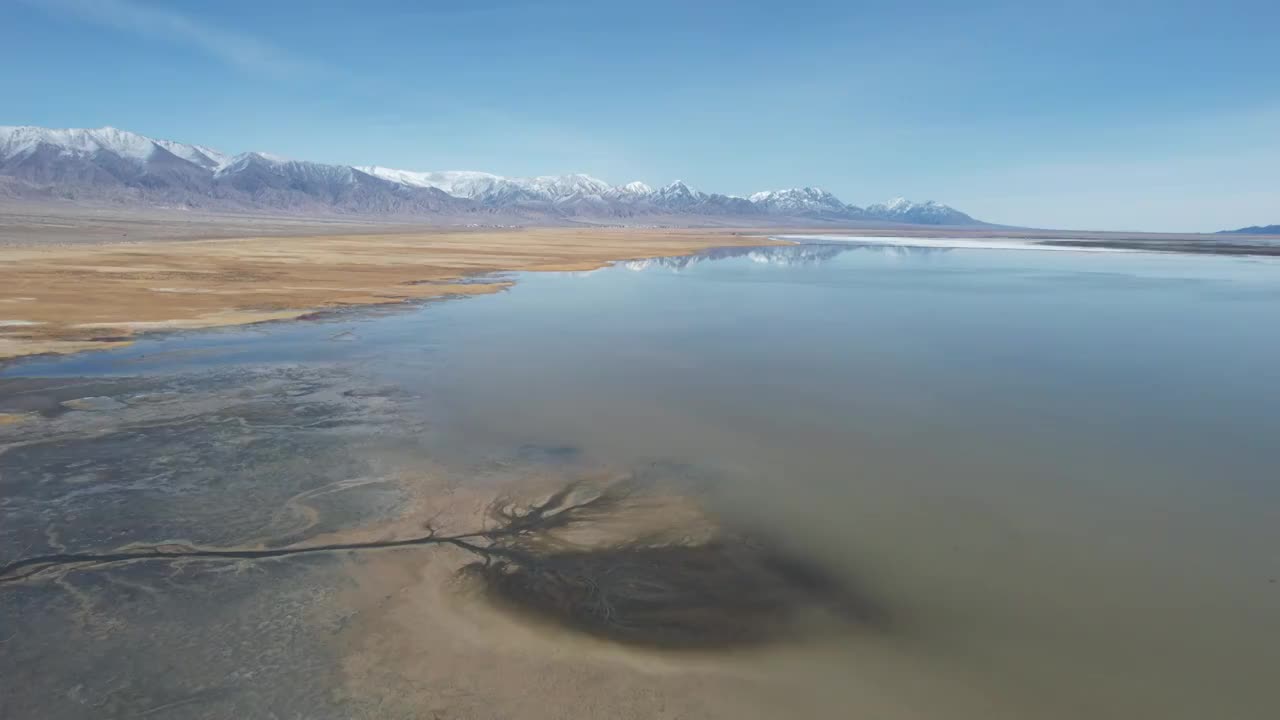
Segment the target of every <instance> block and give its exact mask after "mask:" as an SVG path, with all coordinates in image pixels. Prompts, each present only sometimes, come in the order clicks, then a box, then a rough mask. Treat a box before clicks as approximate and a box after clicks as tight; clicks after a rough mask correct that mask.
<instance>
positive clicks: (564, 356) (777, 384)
mask: <svg viewBox="0 0 1280 720" xmlns="http://www.w3.org/2000/svg"><path fill="white" fill-rule="evenodd" d="M802 243H803V244H799V245H796V246H790V247H771V248H759V249H745V248H730V249H722V250H713V251H709V252H706V253H703V254H701V255H696V256H692V257H687V258H669V259H658V260H643V261H633V262H623V263H619V264H617V265H615V266H612V267H609V268H605V269H601V270H597V271H592V272H584V273H528V274H517V275H514V276H512V277H513V278H514V279H516V280H517V283H516V284H515V285H514V286H513V287H512V288H511V289H510V290H508V291H506V292H503V293H500V294H496V295H489V296H477V297H469V298H465V299H458V300H447V301H440V302H431V303H427V304H425V305H422V306H420V307H415V308H413V309H411V310H403V309H397V310H394V311H385V312H362V313H359V314H346V313H340V314H335V315H333V316H330V317H328V318H324V319H322V320H320V321H317V322H297V323H281V324H269V325H262V326H256V327H253V328H242V329H229V330H218V331H207V332H197V333H182V334H173V335H167V336H156V337H153V338H148V339H144V340H142V341H140V342H138V343H137V344H136V345H134V346H132V347H129V348H125V349H122V350H118V351H112V352H104V353H94V354H83V355H77V356H72V357H67V358H60V359H36V360H31V361H26V362H21V363H16V364H13V365H11V366H9V367H8V368H7V369H5V371H4V373H3V376H4V377H5V378H7V379H9V380H11V381H17V380H20V379H31V378H36V379H40V378H44V379H49V378H60V379H64V380H67V381H70V380H71V379H76V381H77V382H85V381H86V379H92V380H94V381H95V382H102V383H107V384H110V383H128V382H133V381H134V379H136V378H139V377H142V378H170V379H174V378H178V379H188V378H198V377H202V376H212V375H215V374H218V373H234V372H239V371H241V370H245V369H253V371H254V372H257V371H259V370H261V369H262V368H277V369H279V370H280V371H281V372H294V371H295V370H296V369H297V368H311V367H323V368H325V369H331V370H333V371H334V372H335V373H343V374H347V375H351V376H355V377H358V378H359V382H360V383H361V384H362V385H366V386H376V387H379V388H391V389H394V391H395V393H396V394H395V398H396V400H395V402H396V403H397V405H398V407H400V410H399V411H398V412H403V413H406V414H407V415H408V416H412V418H413V422H414V423H416V424H414V425H413V427H414V428H416V430H415V433H414V434H413V435H412V438H408V436H407V435H406V437H400V436H398V435H397V436H396V441H395V443H396V444H397V446H399V447H402V448H403V447H406V446H407V445H411V449H409V450H405V452H407V453H409V454H411V455H413V456H415V457H423V458H430V462H431V463H432V467H433V468H434V469H435V470H434V471H435V472H439V473H443V474H446V475H450V476H451V478H452V481H454V482H457V483H460V484H464V485H465V484H467V483H470V482H481V481H480V480H475V479H474V477H475V476H476V468H480V467H485V468H491V467H494V465H493V463H494V462H495V459H498V460H501V464H502V467H507V466H510V465H515V466H519V465H520V464H521V463H526V462H527V463H529V464H532V465H537V466H538V468H539V470H538V472H539V473H544V474H545V473H547V472H555V468H557V467H561V466H564V467H575V468H576V467H610V468H623V469H625V468H638V467H645V468H655V467H656V468H672V469H673V470H671V474H673V475H675V476H679V477H678V478H677V479H681V478H683V480H682V481H685V482H688V483H690V485H691V486H692V485H697V487H698V492H699V493H700V495H699V497H701V498H702V500H703V502H705V503H706V504H707V506H708V507H709V508H710V509H711V510H712V511H714V512H715V513H716V514H717V515H719V516H722V517H726V518H733V519H735V521H737V522H741V523H744V524H748V525H750V526H751V527H753V528H758V529H760V530H761V531H762V532H766V533H768V534H769V535H770V536H772V537H778V538H781V539H782V542H785V544H786V545H787V546H788V547H790V548H793V549H794V550H795V551H796V552H799V553H802V554H803V555H804V556H805V557H807V558H809V559H811V560H812V561H813V562H815V563H817V564H819V565H821V566H822V567H823V568H825V570H826V571H828V572H830V573H831V574H833V575H834V576H836V577H838V578H841V579H843V580H845V581H848V582H849V583H856V585H857V586H858V587H859V588H864V589H865V591H866V592H867V593H868V594H870V595H871V596H874V598H875V599H876V602H877V603H878V604H879V605H881V606H883V607H884V608H886V609H887V611H888V612H889V613H890V615H891V616H892V618H893V622H892V623H891V624H890V625H888V626H887V627H886V628H883V629H877V630H867V631H864V632H855V633H852V634H851V635H849V636H848V637H842V638H841V639H839V640H838V641H834V642H828V643H824V644H820V645H810V644H805V643H800V644H798V645H795V646H792V645H788V646H787V647H786V648H778V649H776V650H769V649H767V648H766V649H763V650H755V651H753V652H751V653H745V654H741V655H742V656H741V657H739V656H738V655H739V654H738V653H735V654H734V657H733V658H732V659H731V660H725V663H726V664H727V666H732V667H733V668H734V669H735V670H734V671H735V672H737V671H741V672H744V673H755V674H758V676H760V677H764V678H784V679H785V682H782V683H781V684H780V685H779V689H776V691H775V690H770V691H769V692H770V693H771V698H770V702H776V707H777V708H783V709H786V708H793V709H794V711H795V712H796V713H798V714H801V715H807V716H812V715H815V714H817V715H828V716H840V717H848V716H851V715H857V713H858V712H866V713H868V714H869V715H870V716H876V717H911V718H915V717H919V718H943V717H945V718H993V717H1008V718H1028V717H1037V718H1063V719H1067V718H1081V717H1090V718H1143V717H1152V718H1155V717H1159V718H1188V719H1190V718H1197V719H1199V718H1204V717H1224V718H1228V717H1229V718H1259V719H1260V720H1261V719H1262V718H1271V717H1275V716H1276V713H1277V712H1280V685H1277V683H1276V682H1275V671H1276V668H1277V667H1280V642H1278V639H1280V552H1277V550H1278V549H1280V330H1278V329H1277V327H1278V323H1277V320H1276V318H1277V309H1280V260H1277V259H1268V258H1247V257H1218V256H1207V255H1190V254H1166V253H1146V252H1125V251H1084V250H1072V249H1065V248H1054V249H1047V248H1041V249H1032V248H1029V247H1026V246H1022V245H1019V244H1018V243H1016V242H996V243H983V242H973V243H970V246H968V247H949V246H946V244H945V243H943V242H936V241H924V242H922V241H910V240H897V239H892V238H881V239H866V238H832V237H815V238H806V239H803V240H802ZM913 243H914V244H913ZM182 381H183V382H187V380H182ZM166 382H167V381H166ZM174 382H177V380H174ZM121 392H123V391H121ZM130 392H132V390H130ZM102 394H106V395H110V394H112V393H111V392H108V391H103V393H102ZM72 414H74V413H72ZM68 422H69V421H68ZM397 427H400V428H401V430H402V429H403V427H404V425H403V424H399V425H397ZM388 433H391V434H392V435H394V434H395V431H392V430H388ZM388 437H390V435H388ZM280 442H284V440H280ZM282 447H283V446H282ZM140 448H141V449H139V450H137V452H138V453H140V454H146V453H149V452H151V451H150V450H148V449H147V446H140ZM338 448H339V449H340V446H338ZM330 449H332V446H331V447H330ZM59 452H60V453H61V455H59V456H58V458H57V459H58V462H63V461H65V460H67V456H68V454H71V455H74V454H75V453H76V452H77V451H75V450H74V447H73V448H71V449H67V448H66V447H64V448H63V449H62V450H60V451H59ZM128 460H129V458H128V456H127V454H125V455H124V456H122V458H121V459H119V460H118V462H120V463H125V462H127V461H128ZM193 462H194V461H193ZM24 463H25V464H24ZM37 467H38V469H39V470H40V472H41V473H43V476H44V477H46V479H47V478H48V477H49V476H50V474H53V475H56V474H57V473H59V472H66V471H65V470H59V469H58V468H62V467H63V465H55V464H54V460H53V459H50V458H49V457H34V456H33V457H26V456H21V455H15V454H9V455H7V456H0V473H4V474H0V478H7V479H8V480H9V481H10V482H15V480H14V479H13V478H15V477H18V478H21V477H24V476H23V475H22V473H23V472H27V471H31V472H34V470H32V469H33V468H37ZM353 472H354V471H353ZM361 472H363V471H361ZM15 473H16V474H15ZM33 477H34V475H33ZM259 477H265V476H259ZM261 482H263V483H266V482H268V481H267V480H266V479H262V480H261ZM37 485H39V483H38V482H37V481H36V480H34V479H33V480H31V483H30V485H29V487H33V488H34V487H36V486H37ZM0 487H3V485H0ZM15 487H17V486H15ZM22 487H24V488H25V487H28V485H23V486H22ZM77 492H83V489H80V490H77ZM131 492H140V493H142V496H143V497H145V496H146V493H147V492H150V491H148V490H146V489H145V488H144V489H142V490H138V489H137V488H135V489H134V490H133V491H131ZM130 497H133V496H130ZM387 502H388V503H389V506H390V505H394V502H393V501H391V500H388V501H387ZM6 507H8V506H2V505H0V512H2V511H5V509H6ZM12 509H13V512H14V513H18V512H20V511H21V512H26V511H27V510H29V509H30V506H27V505H21V506H20V504H19V503H18V502H17V501H15V503H14V504H13V505H12ZM370 512H371V513H372V512H373V511H372V510H370ZM15 517H17V515H16V514H15ZM33 517H34V516H33ZM41 517H43V516H41ZM353 517H354V516H353ZM362 517H363V516H362ZM33 522H34V521H33ZM104 522H107V521H104ZM264 522H267V521H265V520H264ZM348 522H349V523H356V524H358V522H359V520H358V519H349V520H348ZM15 527H16V526H15ZM35 527H36V525H34V524H33V525H32V526H31V528H33V529H32V530H30V531H29V533H28V534H27V535H23V536H22V537H24V538H28V539H30V538H35V537H36V536H37V535H39V534H40V533H37V532H36V530H35V529H34V528H35ZM121 532H122V533H125V530H122V531H121ZM176 532H179V531H176V530H175V531H172V532H170V531H165V533H162V534H161V535H160V536H159V537H157V538H153V539H154V540H160V539H167V538H170V537H173V536H174V533H176ZM69 534H71V535H74V532H70V531H69ZM63 535H64V538H65V537H66V536H67V535H68V533H63ZM28 536H29V537H28ZM300 537H301V536H300ZM117 539H130V540H137V539H138V538H132V537H128V536H127V534H126V535H121V536H119V537H117ZM212 541H213V540H212V539H210V540H209V542H212ZM24 542H25V540H24ZM40 542H42V541H40ZM281 582H290V580H289V579H288V578H287V577H286V578H284V579H282V580H281ZM257 592H264V593H268V594H269V593H271V592H272V590H271V589H270V587H269V586H264V587H259V588H258V590H257ZM22 607H24V608H25V607H27V606H25V605H24V606H22ZM51 622H52V621H51ZM33 647H34V646H33ZM38 656H39V652H38V650H37V649H32V650H30V653H29V655H28V657H32V658H35V657H38ZM698 662H699V663H708V662H710V663H712V664H715V663H717V662H718V661H717V660H716V658H715V657H714V656H712V657H710V658H699V659H698ZM68 672H72V671H70V670H68ZM726 672H727V671H726ZM658 687H661V685H658ZM682 692H684V693H685V694H683V695H681V696H680V698H683V699H684V700H688V698H689V697H691V696H692V695H691V693H693V691H689V690H685V691H682ZM705 692H706V693H708V694H711V695H714V694H715V693H717V692H726V693H727V692H728V690H726V689H725V688H724V687H722V686H721V685H719V684H717V683H716V682H708V683H707V685H706V690H705ZM699 702H701V703H702V704H698V705H697V706H696V707H697V711H696V712H694V711H690V714H691V715H692V716H703V715H704V714H705V715H706V716H714V715H716V714H717V713H716V711H715V710H716V708H717V707H718V706H717V705H716V703H715V702H714V698H713V699H711V700H705V702H703V701H702V700H700V701H699ZM646 707H647V706H646ZM673 707H684V706H681V705H680V704H679V702H676V701H674V700H673ZM689 707H693V705H690V706H689ZM316 712H320V711H318V710H317V711H316ZM762 712H763V711H762Z"/></svg>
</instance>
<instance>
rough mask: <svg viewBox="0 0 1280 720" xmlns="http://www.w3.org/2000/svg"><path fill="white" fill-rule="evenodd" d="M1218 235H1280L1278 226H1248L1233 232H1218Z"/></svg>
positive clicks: (1279, 226)
mask: <svg viewBox="0 0 1280 720" xmlns="http://www.w3.org/2000/svg"><path fill="white" fill-rule="evenodd" d="M1217 234H1218V235H1280V225H1250V226H1249V227H1242V228H1236V229H1235V230H1219V231H1218V233H1217Z"/></svg>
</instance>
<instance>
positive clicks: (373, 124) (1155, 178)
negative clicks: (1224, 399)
mask: <svg viewBox="0 0 1280 720" xmlns="http://www.w3.org/2000/svg"><path fill="white" fill-rule="evenodd" d="M0 17H3V18H4V25H5V26H6V30H5V31H4V38H5V40H4V42H3V43H0V97H2V98H4V103H3V106H0V124H32V125H46V126H52V127H97V126H101V125H114V126H117V127H122V128H126V129H130V130H135V131H138V132H141V133H144V134H148V135H154V136H159V137H165V138H172V139H177V140H184V141H188V142H199V143H202V144H207V145H211V146H214V147H217V148H219V149H223V150H226V151H231V152H239V151H244V150H264V151H270V152H275V153H278V154H282V155H286V156H290V157H297V158H303V159H308V160H318V161H325V162H339V163H351V164H378V165H386V166H390V167H399V168H406V169H414V170H438V169H474V170H488V171H491V172H497V173H501V174H508V175H523V174H547V173H561V172H587V173H590V174H593V175H596V176H599V177H602V178H604V179H606V180H609V181H611V182H617V183H621V182H626V181H629V180H633V179H640V180H644V181H646V182H648V183H650V184H654V185H657V184H663V183H666V182H669V181H671V180H674V179H677V178H680V179H683V180H685V181H687V182H689V183H690V184H693V185H695V186H697V187H702V188H704V189H709V190H716V191H721V192H728V193H733V194H747V193H750V192H752V191H755V190H761V189H771V188H775V187H789V186H795V185H818V186H821V187H824V188H826V189H828V190H831V191H832V192H834V193H836V194H837V195H839V196H840V197H841V198H842V199H844V200H845V201H847V202H853V203H856V204H860V205H863V204H868V203H871V202H876V201H880V200H884V199H886V198H888V197H891V196H895V195H905V196H907V197H911V198H914V199H936V200H939V201H941V202H946V203H948V204H951V205H954V206H956V207H959V208H961V209H963V210H965V211H967V212H970V213H971V214H973V215H975V216H977V217H981V218H984V219H989V220H992V221H998V222H1008V223H1016V224H1026V225H1035V226H1042V227H1063V228H1107V229H1129V230H1138V229H1145V230H1216V229H1221V228H1224V227H1235V226H1240V225H1247V224H1259V223H1263V224H1265V223H1277V222H1280V50H1277V43H1276V32H1277V27H1280V3H1277V2H1275V0H1269V1H1267V2H1253V1H1249V0H1237V1H1233V0H1223V1H1221V2H1216V3H1210V2H1177V1H1176V0H1164V1H1162V2H1146V1H1144V0H1134V1H1126V0H1110V1H1109V2H1093V1H1092V0H1071V1H1069V2H1053V3H1050V2H1037V1H1035V0H1024V1H1023V2H982V1H979V2H967V3H960V2H935V1H931V0H919V1H917V2H888V1H885V2H854V1H849V2H837V1H824V2H802V1H797V2H789V3H784V2H777V1H776V0H774V1H773V2H754V1H753V0H744V1H743V2H719V1H718V0H708V1H703V2H696V1H688V0H686V1H683V2H675V1H671V0H648V1H645V2H629V3H625V4H614V3H605V2H577V1H569V0H531V1H528V2H523V1H517V0H499V1H497V2H484V1H479V2H462V1H455V2H447V3H445V2H429V1H428V2H409V1H407V0H405V1H400V0H364V1H363V2H339V1H338V0H310V1H307V2H302V1H295V0H274V1H273V0H221V1H220V2H216V3H215V2H195V1H175V2H157V1H155V0H0Z"/></svg>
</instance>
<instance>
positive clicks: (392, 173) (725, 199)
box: [0, 126, 974, 224]
mask: <svg viewBox="0 0 1280 720" xmlns="http://www.w3.org/2000/svg"><path fill="white" fill-rule="evenodd" d="M174 158H177V159H180V160H183V161H186V162H189V163H191V164H193V165H195V166H196V167H197V168H200V169H203V170H204V171H206V172H208V173H210V174H211V179H213V180H214V181H216V182H222V181H223V180H224V179H225V180H226V181H228V182H229V183H232V184H234V183H237V182H243V183H245V184H252V183H255V182H258V183H280V182H284V183H285V184H282V185H280V187H286V186H287V187H289V188H293V189H296V188H303V187H326V188H332V187H336V186H340V185H347V186H349V185H353V184H356V183H363V182H365V181H367V180H368V177H367V176H373V177H376V178H379V179H381V180H384V181H388V182H391V183H395V184H397V185H400V186H405V187H408V188H421V189H427V188H431V189H436V190H439V191H441V192H443V193H445V194H448V195H451V196H454V197H456V198H460V199H464V200H471V201H475V202H477V203H481V204H483V205H485V206H487V207H491V208H507V207H517V206H521V205H526V206H531V207H534V208H536V207H537V206H538V205H539V204H543V205H552V206H554V207H555V208H557V209H558V210H560V209H563V210H564V211H565V212H568V213H570V214H574V213H578V212H582V208H587V212H599V211H603V212H605V213H621V214H625V215H631V214H634V213H644V212H659V213H695V214H724V215H736V214H747V215H753V214H759V213H766V214H773V215H780V216H796V217H805V216H807V217H819V218H823V219H830V220H843V219H857V220H864V219H880V220H888V221H891V222H906V223H923V224H969V223H973V222H974V220H973V219H972V218H970V217H969V216H968V215H965V214H964V213H962V212H959V211H958V210H955V209H953V208H950V207H947V206H946V205H941V204H939V203H935V202H932V201H929V202H923V203H916V202H912V201H910V200H907V199H905V198H901V197H898V198H893V199H891V200H889V201H887V202H885V203H882V204H878V205H872V206H870V207H868V208H866V209H865V210H863V209H861V208H858V207H855V206H853V205H847V204H845V203H844V202H842V201H841V200H840V199H839V198H837V197H835V196H834V195H833V194H831V193H830V192H827V191H826V190H823V189H822V188H818V187H811V186H806V187H793V188H787V189H779V190H769V191H764V192H757V193H753V194H751V195H750V196H749V197H748V198H740V197H735V196H727V195H721V194H715V193H704V192H702V191H700V190H696V189H694V188H692V187H690V186H689V185H688V184H687V183H685V182H684V181H682V180H676V181H674V182H672V183H670V184H668V185H665V186H663V187H661V188H659V189H656V190H655V189H654V188H652V187H650V186H649V185H647V184H645V183H643V182H640V181H633V182H630V183H627V184H625V185H619V186H613V185H610V184H609V183H607V182H605V181H603V180H600V179H599V178H596V177H592V176H591V175H587V174H583V173H570V174H564V175H541V176H533V177H504V176H501V175H494V174H492V173H487V172H477V171H437V172H419V171H412V170H397V169H394V168H386V167H381V166H360V167H352V166H347V165H327V164H320V163H312V162H307V161H298V160H289V159H287V158H283V157H279V156H276V155H271V154H268V153H262V152H251V153H242V154H240V155H236V156H234V157H232V156H229V155H226V154H224V153H221V152H219V151H217V150H214V149H212V148H209V147H206V146H202V145H191V144H187V143H180V142H175V141H171V140H160V139H155V138H149V137H146V136H143V135H139V134H137V133H133V132H130V131H127V130H121V129H119V128H115V127H111V126H106V127H101V128H96V129H85V128H68V129H52V128H42V127H32V126H0V174H16V175H17V176H19V177H28V178H35V179H36V182H38V183H48V182H51V180H50V179H49V178H55V179H54V180H52V182H81V181H82V180H81V178H84V177H98V176H97V175H94V174H92V173H89V174H84V175H77V174H75V173H74V172H72V171H67V170H65V169H61V168H63V167H64V166H67V163H68V162H72V163H81V162H83V163H90V164H102V163H104V162H105V163H108V164H110V165H112V166H116V165H118V164H119V159H123V160H126V161H130V162H132V163H134V164H136V165H137V166H138V167H137V170H136V171H138V172H143V173H148V177H149V178H150V179H149V180H148V182H155V181H156V180H155V179H156V178H158V177H167V176H168V175H167V173H169V172H172V171H173V168H171V167H169V165H171V164H172V163H173V162H174ZM72 167H73V166H72ZM161 167H163V168H164V169H165V172H159V169H160V168H161ZM118 170H119V168H118V167H112V168H111V170H110V172H109V175H111V177H113V178H116V179H117V180H118V181H121V182H126V183H130V182H134V180H132V179H129V177H126V176H128V173H125V176H121V175H120V174H119V173H118V172H117V171H118ZM63 173H65V176H64V175H61V174H63ZM61 177H68V178H71V179H69V180H64V179H61ZM139 177H141V176H139ZM183 177H188V178H197V179H198V178H199V177H200V176H199V175H183ZM122 178H123V179H122ZM282 178H283V179H286V180H283V181H282V180H281V179H282ZM289 183H293V184H289ZM146 187H150V186H146ZM371 187H372V186H371ZM188 188H189V186H188ZM299 191H300V192H306V191H305V190H299ZM399 197H405V196H399ZM396 202H397V203H398V202H399V200H397V201H396Z"/></svg>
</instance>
